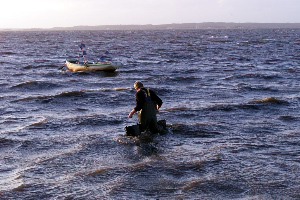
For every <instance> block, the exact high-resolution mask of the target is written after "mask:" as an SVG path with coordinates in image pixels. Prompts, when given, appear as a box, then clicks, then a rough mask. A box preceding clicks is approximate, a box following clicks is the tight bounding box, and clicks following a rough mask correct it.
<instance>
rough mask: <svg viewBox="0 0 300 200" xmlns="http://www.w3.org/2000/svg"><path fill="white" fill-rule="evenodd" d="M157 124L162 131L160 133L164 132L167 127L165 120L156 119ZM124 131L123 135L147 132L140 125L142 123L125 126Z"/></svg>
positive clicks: (138, 134) (137, 134)
mask: <svg viewBox="0 0 300 200" xmlns="http://www.w3.org/2000/svg"><path fill="white" fill-rule="evenodd" d="M157 125H158V126H159V127H161V129H162V130H163V131H162V132H160V134H164V132H165V131H164V130H166V127H167V125H166V120H159V121H157ZM125 131H126V133H125V136H140V135H141V134H142V133H143V132H149V131H148V130H146V129H145V128H144V127H143V126H142V124H137V125H132V126H126V127H125ZM153 134H155V133H153Z"/></svg>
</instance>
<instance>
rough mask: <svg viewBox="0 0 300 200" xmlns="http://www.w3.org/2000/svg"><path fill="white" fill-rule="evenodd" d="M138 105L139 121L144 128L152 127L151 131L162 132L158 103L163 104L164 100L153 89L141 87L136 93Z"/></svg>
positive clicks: (136, 109)
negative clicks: (158, 119)
mask: <svg viewBox="0 0 300 200" xmlns="http://www.w3.org/2000/svg"><path fill="white" fill-rule="evenodd" d="M135 100H136V107H135V108H134V109H135V111H137V112H138V117H139V122H140V124H142V126H143V128H145V129H150V131H151V132H154V133H156V132H160V131H161V128H160V127H159V126H158V125H157V118H156V112H157V110H156V105H158V106H159V107H160V106H161V105H162V103H163V102H162V100H161V99H160V98H159V97H158V96H157V95H156V94H155V93H154V92H153V91H151V90H147V89H145V88H141V89H140V90H139V91H138V92H137V93H136V94H135Z"/></svg>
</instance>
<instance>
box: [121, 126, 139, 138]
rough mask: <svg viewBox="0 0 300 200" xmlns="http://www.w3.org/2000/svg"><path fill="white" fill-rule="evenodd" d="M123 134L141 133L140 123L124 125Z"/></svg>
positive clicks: (135, 134) (134, 134)
mask: <svg viewBox="0 0 300 200" xmlns="http://www.w3.org/2000/svg"><path fill="white" fill-rule="evenodd" d="M125 131H126V133H125V136H139V135H140V134H141V131H140V124H137V125H133V126H126V127H125Z"/></svg>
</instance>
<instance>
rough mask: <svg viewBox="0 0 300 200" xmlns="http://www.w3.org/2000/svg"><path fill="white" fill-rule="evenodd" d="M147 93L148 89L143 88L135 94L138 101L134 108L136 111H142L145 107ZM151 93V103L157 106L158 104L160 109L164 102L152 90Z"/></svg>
mask: <svg viewBox="0 0 300 200" xmlns="http://www.w3.org/2000/svg"><path fill="white" fill-rule="evenodd" d="M145 92H147V89H146V88H141V90H140V91H138V92H137V93H136V94H135V100H136V106H135V108H134V109H135V111H140V110H141V109H142V108H143V107H144V104H145V101H146V95H145ZM149 92H150V98H151V101H153V103H154V104H155V105H156V104H157V105H158V106H159V107H161V105H162V103H163V102H162V100H161V99H160V98H159V97H158V96H157V95H156V94H155V92H153V91H152V90H149Z"/></svg>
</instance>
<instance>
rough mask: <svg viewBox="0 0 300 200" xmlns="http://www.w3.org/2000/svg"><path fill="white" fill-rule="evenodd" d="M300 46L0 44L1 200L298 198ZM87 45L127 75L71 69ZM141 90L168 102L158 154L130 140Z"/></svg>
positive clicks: (157, 37) (124, 34)
mask: <svg viewBox="0 0 300 200" xmlns="http://www.w3.org/2000/svg"><path fill="white" fill-rule="evenodd" d="M299 36H300V30H298V29H295V30H293V29H278V30H275V29H270V30H268V29H266V30H176V31H173V30H168V31H68V32H64V31H60V32H46V31H45V32H43V31H41V32H0V56H1V57H0V67H1V74H0V87H1V93H0V111H1V115H0V199H300V178H299V177H300V148H299V145H300V123H299V122H300V111H299V105H300V84H299V82H300V78H299V76H300V67H299V65H300V39H299ZM81 42H83V43H85V44H86V46H87V48H88V49H87V54H88V55H87V58H88V59H92V57H98V58H99V57H100V56H101V55H102V54H103V53H104V52H105V51H106V50H108V51H109V52H110V56H111V58H112V59H113V60H117V61H121V62H122V63H123V65H122V66H121V67H120V68H119V69H117V71H116V72H114V73H105V72H71V71H68V70H66V68H65V67H64V68H62V67H63V66H64V62H65V59H66V58H76V57H77V56H78V54H79V53H80V51H79V47H78V44H79V43H81ZM60 68H62V69H60ZM136 80H141V81H142V82H143V83H144V85H145V86H146V87H149V88H151V89H153V90H154V91H155V92H156V93H157V94H158V95H159V96H160V97H161V99H162V100H163V102H164V103H163V106H162V108H161V110H160V113H159V114H158V119H166V120H167V125H168V128H169V130H170V131H169V133H168V134H166V135H162V136H158V137H156V138H154V139H153V140H152V141H142V140H138V139H135V138H126V137H125V136H123V135H124V133H125V132H124V127H125V126H129V125H134V124H136V123H137V116H136V115H135V116H134V117H133V118H132V119H128V118H127V116H128V113H129V112H130V111H131V109H132V108H133V107H134V106H135V99H134V94H135V90H134V89H133V83H134V82H135V81H136Z"/></svg>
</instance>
